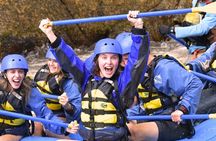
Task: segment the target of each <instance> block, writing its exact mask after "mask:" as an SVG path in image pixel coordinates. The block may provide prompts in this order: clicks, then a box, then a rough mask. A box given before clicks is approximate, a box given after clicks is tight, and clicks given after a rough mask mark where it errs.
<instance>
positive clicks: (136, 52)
mask: <svg viewBox="0 0 216 141" xmlns="http://www.w3.org/2000/svg"><path fill="white" fill-rule="evenodd" d="M138 33H139V30H138ZM132 40H133V43H132V46H131V52H130V54H129V58H128V63H127V65H126V66H125V68H124V70H123V72H122V73H121V74H120V77H119V79H118V86H119V92H120V93H122V92H123V91H124V90H125V88H126V87H127V85H128V84H130V83H131V82H132V79H133V78H132V77H138V78H134V79H138V80H134V81H133V84H135V83H137V84H136V85H137V86H138V84H139V82H140V81H141V80H140V79H141V77H140V76H142V74H144V73H143V70H144V68H145V67H146V66H147V58H148V55H149V36H148V34H147V32H141V33H140V34H137V32H136V30H135V31H134V32H133V29H132ZM133 71H134V72H133ZM135 73H136V74H135ZM135 81H136V82H135ZM136 85H134V86H133V88H134V89H136V88H137V86H136ZM133 88H131V87H130V89H133Z"/></svg>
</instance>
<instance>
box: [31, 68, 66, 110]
mask: <svg viewBox="0 0 216 141" xmlns="http://www.w3.org/2000/svg"><path fill="white" fill-rule="evenodd" d="M64 80H65V77H63V78H61V79H59V78H58V75H57V74H53V75H52V74H50V73H49V69H48V65H44V66H43V67H42V68H41V69H39V71H38V72H37V73H36V75H35V78H34V81H35V82H36V84H37V88H38V89H39V91H40V92H41V93H42V94H50V95H57V96H59V95H61V94H63V93H64V91H63V89H62V83H63V82H64ZM46 105H47V107H48V108H49V109H51V110H53V111H59V110H62V106H61V104H59V102H58V100H56V99H46Z"/></svg>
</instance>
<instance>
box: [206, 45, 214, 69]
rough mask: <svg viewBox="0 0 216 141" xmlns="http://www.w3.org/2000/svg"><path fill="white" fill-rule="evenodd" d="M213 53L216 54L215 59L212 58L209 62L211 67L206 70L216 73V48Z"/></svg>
mask: <svg viewBox="0 0 216 141" xmlns="http://www.w3.org/2000/svg"><path fill="white" fill-rule="evenodd" d="M213 53H214V54H213V57H212V58H211V60H210V61H209V65H208V66H207V67H209V68H207V69H206V71H207V72H208V71H215V72H216V48H215V49H214V51H213Z"/></svg>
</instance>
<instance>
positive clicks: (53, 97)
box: [41, 94, 58, 99]
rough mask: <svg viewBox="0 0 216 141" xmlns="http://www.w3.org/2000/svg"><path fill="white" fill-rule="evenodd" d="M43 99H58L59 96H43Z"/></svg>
mask: <svg viewBox="0 0 216 141" xmlns="http://www.w3.org/2000/svg"><path fill="white" fill-rule="evenodd" d="M41 96H42V97H43V98H50V99H58V96H56V95H51V94H41Z"/></svg>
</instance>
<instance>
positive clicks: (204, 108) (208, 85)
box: [187, 42, 216, 114]
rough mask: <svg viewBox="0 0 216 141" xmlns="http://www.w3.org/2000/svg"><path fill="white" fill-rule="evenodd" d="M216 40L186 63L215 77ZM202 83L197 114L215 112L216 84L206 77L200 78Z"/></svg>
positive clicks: (195, 69) (191, 67)
mask: <svg viewBox="0 0 216 141" xmlns="http://www.w3.org/2000/svg"><path fill="white" fill-rule="evenodd" d="M215 48H216V42H215V43H213V44H212V45H211V46H210V48H209V49H208V50H207V51H206V52H204V53H203V54H202V55H201V56H200V57H198V58H196V59H195V60H193V61H190V62H189V63H188V64H187V65H188V66H189V68H190V69H191V70H193V71H195V72H198V73H202V74H205V75H208V76H211V77H213V78H216V72H215V70H216V61H215V59H216V50H215ZM201 80H202V81H203V83H204V85H205V86H204V89H203V91H202V95H201V99H200V105H199V107H198V110H197V114H210V113H215V112H216V103H215V101H216V96H215V91H216V85H215V83H214V82H211V81H209V80H206V79H201Z"/></svg>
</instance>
